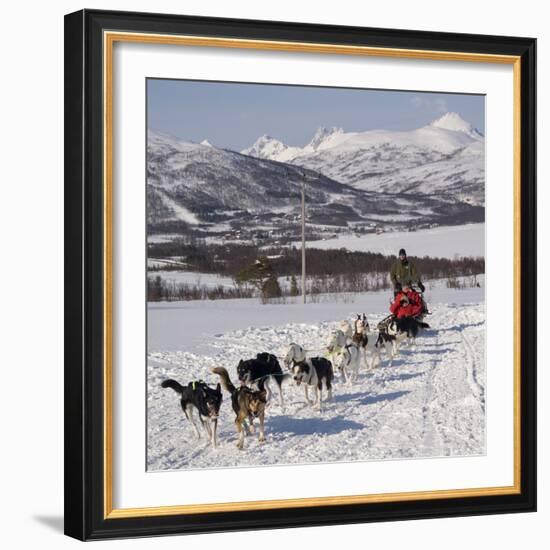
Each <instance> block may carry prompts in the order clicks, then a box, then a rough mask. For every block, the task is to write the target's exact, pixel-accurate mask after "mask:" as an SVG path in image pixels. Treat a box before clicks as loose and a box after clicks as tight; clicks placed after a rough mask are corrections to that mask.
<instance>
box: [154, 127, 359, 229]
mask: <svg viewBox="0 0 550 550" xmlns="http://www.w3.org/2000/svg"><path fill="white" fill-rule="evenodd" d="M304 178H306V179H307V180H308V185H307V200H308V203H309V204H310V205H311V206H312V208H314V207H315V206H316V205H317V206H320V205H323V206H325V207H327V206H329V205H330V204H331V203H335V204H337V205H338V207H339V208H340V207H343V206H345V205H346V204H347V205H350V204H354V205H355V207H356V208H357V209H358V210H361V209H362V208H363V207H364V206H365V205H364V203H366V201H365V199H363V198H362V196H361V194H360V193H358V192H357V191H355V190H354V189H353V188H351V187H348V186H346V185H344V184H341V183H339V182H336V181H333V180H331V179H330V178H328V177H326V176H324V175H322V174H317V173H314V172H312V171H311V170H309V169H303V168H300V167H298V166H294V165H287V164H282V163H280V162H275V161H273V160H265V159H258V158H255V157H251V156H246V155H242V154H240V153H236V152H235V151H230V150H226V149H219V148H217V147H214V146H213V145H211V144H210V143H207V144H206V143H205V142H203V143H200V144H199V143H190V142H186V141H181V140H178V139H176V138H173V137H171V136H168V135H165V134H162V133H158V132H154V131H150V132H149V134H148V147H147V193H148V218H149V221H150V222H159V221H169V220H174V221H178V220H179V221H183V222H186V223H188V224H192V225H193V224H194V225H197V224H199V223H200V222H201V220H202V221H205V220H207V219H208V217H209V216H210V215H211V214H212V213H213V212H215V211H242V210H249V211H289V210H291V209H294V208H297V207H299V205H300V193H301V185H302V180H303V179H304ZM352 214H353V212H352ZM354 215H355V214H354Z"/></svg>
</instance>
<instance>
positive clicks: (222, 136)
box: [147, 79, 485, 151]
mask: <svg viewBox="0 0 550 550" xmlns="http://www.w3.org/2000/svg"><path fill="white" fill-rule="evenodd" d="M448 111H455V112H457V113H459V114H460V116H461V117H462V118H464V119H465V120H467V121H468V122H470V123H471V124H473V125H474V126H475V127H476V128H478V129H479V130H480V131H481V132H484V131H485V120H484V119H485V98H484V97H483V96H479V95H464V94H441V93H427V92H408V91H407V92H395V91H387V90H364V89H349V88H319V87H309V86H285V85H280V84H277V85H271V84H269V85H265V84H240V83H219V82H204V81H188V80H164V79H162V80H161V79H148V81H147V123H148V128H151V129H154V130H160V131H163V132H166V133H168V134H171V135H173V136H176V137H179V138H182V139H184V140H187V141H195V142H200V141H202V140H203V139H207V140H208V141H210V142H211V143H212V144H213V145H215V146H217V147H225V148H228V149H233V150H236V151H240V150H241V149H244V148H245V147H248V146H249V145H252V143H254V142H255V141H256V139H257V138H258V137H259V136H261V135H264V134H268V135H270V136H272V137H275V138H277V139H279V140H281V141H283V142H284V143H286V144H287V145H298V146H304V145H306V144H307V143H309V141H310V140H311V138H312V136H313V134H314V133H315V130H316V129H317V128H319V127H320V126H326V127H331V126H337V127H341V128H343V129H344V130H345V131H350V132H352V131H353V132H355V131H364V130H370V129H376V128H379V129H380V128H383V129H388V130H412V129H414V128H420V127H421V126H424V125H425V124H428V123H429V122H431V121H432V120H434V119H435V118H437V117H439V116H441V115H442V114H444V113H446V112H448Z"/></svg>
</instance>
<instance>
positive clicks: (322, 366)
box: [292, 357, 334, 410]
mask: <svg viewBox="0 0 550 550" xmlns="http://www.w3.org/2000/svg"><path fill="white" fill-rule="evenodd" d="M292 374H293V377H294V381H295V382H296V385H297V386H300V385H301V384H302V383H303V384H304V390H305V395H306V401H307V402H308V404H309V405H311V406H312V407H315V406H316V405H317V408H318V409H319V410H321V405H322V400H323V382H324V384H325V388H326V390H327V393H328V397H327V399H329V400H330V399H332V380H333V379H334V371H333V370H332V363H331V362H330V361H329V360H328V359H325V358H324V357H313V358H311V359H305V360H304V361H299V362H295V363H294V366H293V367H292ZM309 386H312V387H315V401H311V400H310V399H309V394H308V387H309Z"/></svg>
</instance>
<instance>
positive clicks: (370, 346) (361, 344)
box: [352, 313, 383, 370]
mask: <svg viewBox="0 0 550 550" xmlns="http://www.w3.org/2000/svg"><path fill="white" fill-rule="evenodd" d="M353 329H354V330H353V337H352V342H353V343H354V344H355V345H356V346H357V347H358V348H359V349H360V350H361V351H362V352H363V358H364V361H365V367H366V368H367V370H372V369H374V368H375V367H376V366H378V365H379V364H380V352H381V351H382V347H383V346H382V345H380V344H381V343H382V342H381V341H380V335H376V334H375V333H371V330H370V325H369V322H368V321H367V316H366V315H365V314H364V313H363V316H361V315H359V314H358V315H357V319H355V321H354V324H353ZM369 356H370V357H371V360H370V362H369Z"/></svg>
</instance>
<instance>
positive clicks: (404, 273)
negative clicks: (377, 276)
mask: <svg viewBox="0 0 550 550" xmlns="http://www.w3.org/2000/svg"><path fill="white" fill-rule="evenodd" d="M390 278H391V282H392V284H393V294H394V296H397V294H398V293H399V292H401V290H402V289H403V287H404V286H405V285H407V286H410V285H411V283H415V282H416V283H417V284H418V288H419V289H420V292H424V291H425V290H426V289H425V287H424V285H423V284H422V281H421V280H420V274H419V273H418V269H416V265H415V264H414V263H413V262H411V261H410V260H409V259H408V258H407V253H406V252H405V249H404V248H402V249H401V250H400V251H399V258H398V259H397V261H396V262H395V263H394V264H393V266H392V268H391V271H390Z"/></svg>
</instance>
